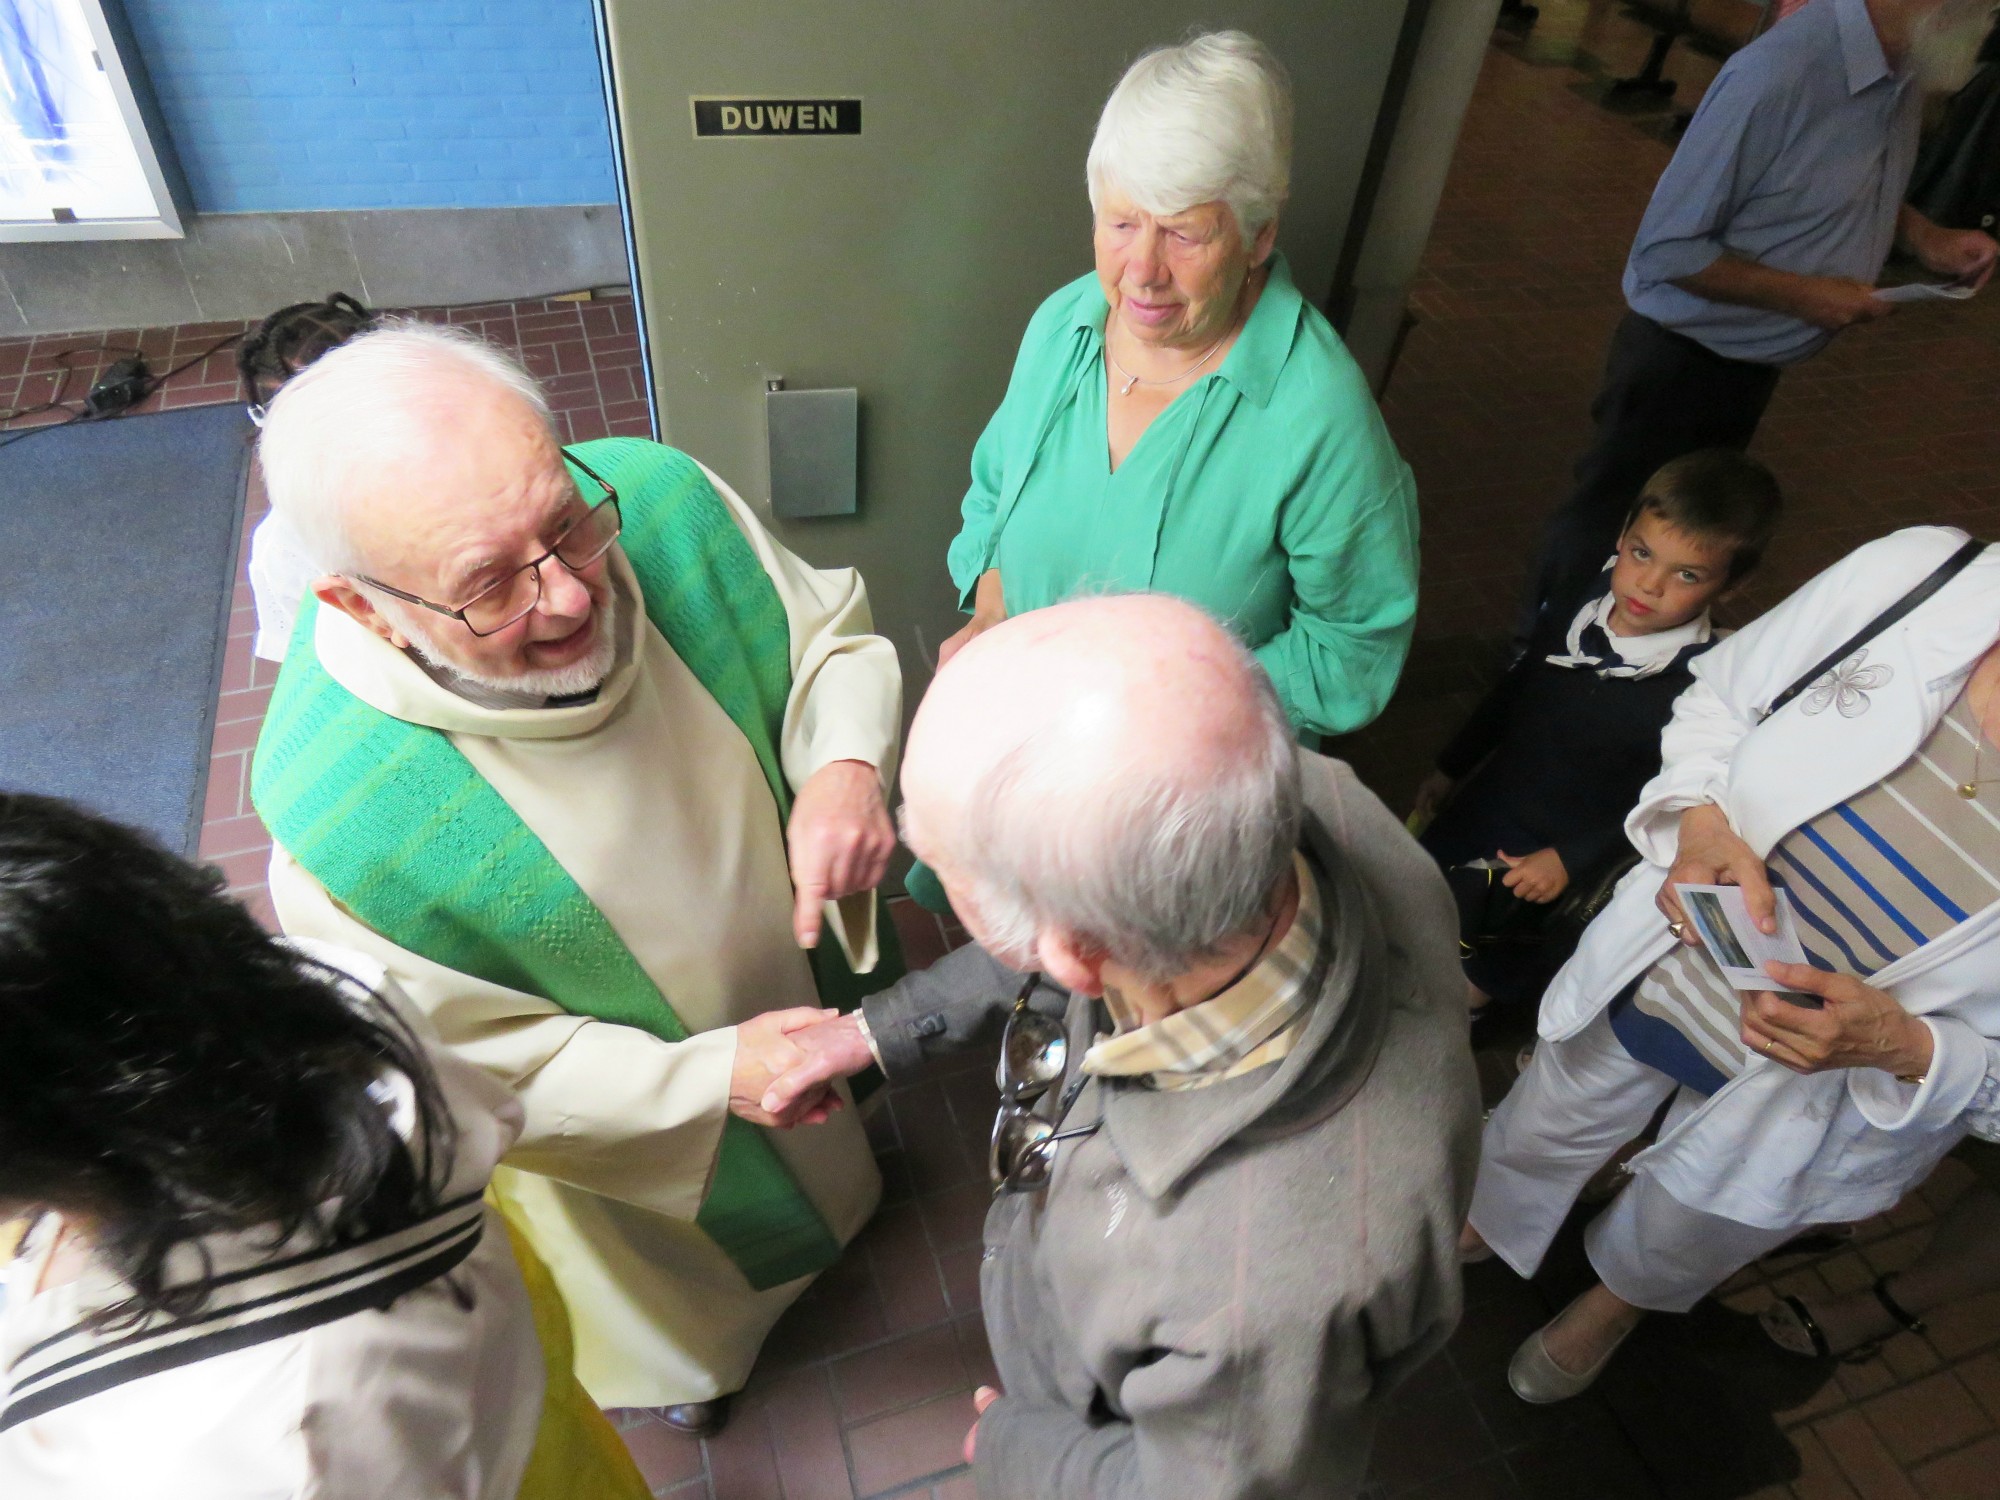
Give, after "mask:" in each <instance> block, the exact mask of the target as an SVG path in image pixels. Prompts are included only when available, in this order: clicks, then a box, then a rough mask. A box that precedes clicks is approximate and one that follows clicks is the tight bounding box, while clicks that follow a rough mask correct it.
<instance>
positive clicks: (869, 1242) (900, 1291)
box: [862, 1203, 949, 1333]
mask: <svg viewBox="0 0 2000 1500" xmlns="http://www.w3.org/2000/svg"><path fill="white" fill-rule="evenodd" d="M864 1241H865V1243H864V1244H863V1246H862V1248H863V1251H864V1253H865V1254H866V1255H867V1257H868V1263H869V1266H870V1268H871V1269H872V1270H873V1272H874V1273H875V1290H876V1293H877V1295H878V1296H879V1297H880V1299H881V1306H882V1322H883V1326H884V1328H885V1329H886V1330H887V1331H888V1332H890V1333H907V1332H908V1331H910V1330H911V1329H913V1328H924V1327H928V1326H929V1325H931V1324H933V1323H938V1322H941V1321H943V1319H944V1318H946V1317H947V1316H948V1315H949V1309H948V1308H947V1306H946V1303H945V1293H944V1283H943V1281H942V1279H941V1278H940V1276H939V1273H938V1264H937V1259H936V1257H935V1256H934V1255H933V1254H932V1253H931V1245H930V1239H929V1237H928V1236H927V1235H926V1234H925V1232H924V1221H923V1216H922V1215H921V1214H920V1213H919V1212H918V1211H917V1206H916V1205H915V1204H914V1203H905V1204H900V1205H897V1206H894V1207H890V1208H884V1209H883V1210H882V1211H881V1212H879V1213H878V1214H876V1216H875V1222H874V1223H872V1224H870V1225H869V1226H868V1230H867V1232H866V1235H865V1236H864Z"/></svg>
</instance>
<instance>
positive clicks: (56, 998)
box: [0, 793, 646, 1500]
mask: <svg viewBox="0 0 2000 1500" xmlns="http://www.w3.org/2000/svg"><path fill="white" fill-rule="evenodd" d="M219 883H220V881H219V877H216V876H215V875H214V873H213V872H204V871H198V870H196V869H194V868H192V867H190V866H188V865H186V864H184V863H182V862H181V861H180V860H178V859H175V858H174V857H173V856H172V855H170V854H168V853H167V852H166V851H165V850H163V849H161V848H159V847H158V846H157V845H154V844H152V843H150V842H149V841H147V840H145V839H143V838H141V837H140V836H139V835H137V834H135V833H133V832H131V831H130V830H128V829H125V828H121V827H119V826H118V825H116V824H112V823H107V822H105V821H103V820H102V819H98V818H95V817H92V816H90V815H89V814H86V813H84V812H82V811H81V810H79V809H77V808H74V807H71V806H70V805H68V804H67V803H62V802H57V801H55V800H53V799H50V798H45V797H33V796H26V795H20V794H8V793H0V1223H4V1222H5V1221H7V1220H9V1219H13V1218H16V1217H17V1216H19V1217H25V1218H27V1219H29V1220H30V1221H31V1223H30V1226H29V1228H28V1230H27V1234H26V1238H25V1240H24V1241H23V1242H22V1244H21V1247H20V1250H19V1253H18V1254H16V1255H15V1257H14V1258H13V1260H12V1263H11V1264H10V1265H9V1264H0V1272H4V1278H5V1303H4V1307H0V1495H5V1496H6V1497H7V1500H58V1497H61V1500H84V1497H96V1496H138V1495H144V1496H147V1497H151V1500H305V1497H308V1496H310V1497H312V1500H379V1497H386V1496H394V1497H397V1500H637V1497H643V1496H644V1495H645V1493H646V1485H645V1482H644V1481H643V1480H642V1479H641V1478H640V1476H639V1473H638V1470H637V1469H636V1467H635V1466H634V1465H633V1463H632V1460H631V1458H630V1456H629V1455H627V1454H626V1453H625V1451H624V1449H623V1447H622V1446H621V1445H620V1443H619V1439H618V1437H617V1434H616V1433H614V1432H613V1431H612V1430H611V1428H610V1425H609V1424H608V1423H607V1422H606V1420H605V1418H604V1417H603V1415H602V1414H601V1413H599V1412H598V1411H597V1410H596V1409H595V1408H594V1407H591V1406H590V1405H589V1403H588V1399H587V1398H586V1397H584V1395H583V1391H582V1387H581V1386H579V1385H578V1384H577V1382H576V1379H575V1376H574V1375H573V1374H572V1372H571V1369H570V1363H571V1350H570V1346H569V1340H568V1325H567V1322H566V1320H565V1317H564V1314H563V1310H562V1305H561V1301H560V1299H559V1298H558V1297H557V1296H556V1295H555V1291H554V1285H553V1283H552V1282H551V1281H550V1279H549V1276H548V1273H547V1271H546V1270H544V1269H543V1268H542V1267H541V1266H540V1264H539V1262H537V1261H535V1260H534V1259H533V1258H532V1255H524V1254H522V1253H521V1251H522V1247H523V1246H524V1245H525V1241H521V1242H519V1244H515V1243H513V1240H514V1236H513V1235H512V1234H511V1233H510V1231H509V1228H508V1226H507V1225H506V1224H505V1223H504V1222H503V1221H502V1220H501V1219H500V1217H499V1216H498V1214H497V1213H496V1212H495V1211H494V1210H493V1209H491V1208H490V1207H488V1206H486V1204H485V1203H484V1202H483V1200H482V1194H483V1192H484V1190H485V1188H486V1185H487V1179H488V1178H489V1176H490V1175H491V1173H492V1170H493V1165H494V1163H495V1162H496V1161H497V1160H498V1159H499V1157H500V1155H501V1153H502V1152H504V1151H505V1150H506V1149H507V1148H508V1146H509V1145H511V1144H512V1142H513V1141H514V1139H515V1137H516V1136H518V1135H519V1134H520V1129H521V1111H520V1107H519V1105H518V1104H516V1103H515V1101H514V1099H513V1098H512V1096H511V1095H509V1094H508V1093H507V1091H506V1090H505V1089H504V1088H503V1087H501V1086H500V1085H499V1084H497V1083H495V1082H494V1081H493V1080H492V1079H490V1078H488V1077H486V1076H485V1075H484V1074H483V1073H481V1072H479V1071H478V1070H476V1069H474V1068H472V1067H470V1066H468V1065H467V1064H465V1063H463V1062H461V1061H458V1060H457V1059H455V1058H453V1057H451V1056H450V1055H449V1054H447V1053H445V1052H444V1051H443V1050H442V1049H437V1050H433V1049H432V1048H430V1047H429V1046H427V1045H426V1044H425V1043H424V1042H423V1041H422V1040H421V1036H420V1030H419V1028H420V1027H421V1026H422V1025H423V1024H424V1023H423V1021H422V1018H421V1015H420V1013H418V1012H416V1011H415V1010H414V1009H412V1008H411V1007H410V1005H409V1003H408V1001H407V1000H404V999H403V998H401V996H400V995H399V994H398V993H397V992H395V991H394V989H393V987H390V986H388V985H387V984H386V982H385V979H384V976H383V974H382V970H381V968H380V967H379V966H371V964H370V962H369V960H367V959H366V958H364V957H362V956H361V955H360V954H355V953H343V952H342V951H341V950H337V949H332V948H327V947H324V946H320V945H315V946H313V947H311V948H307V947H305V946H304V945H292V944H287V943H282V942H280V941H278V940H276V939H274V938H272V937H271V936H269V935H268V934H267V933H265V932H263V931H262V930H261V929H259V928H258V926H257V924H256V922H255V920H254V919H253V918H252V917H251V916H250V914H249V913H248V912H246V911H245V910H244V909H243V908H242V907H240V906H238V905H237V904H236V903H234V902H232V901H229V900H226V899H224V898H223V897H222V896H221V895H219V894H217V893H216V892H217V887H218V886H219ZM4 1261H5V1255H4V1253H0V1262H4Z"/></svg>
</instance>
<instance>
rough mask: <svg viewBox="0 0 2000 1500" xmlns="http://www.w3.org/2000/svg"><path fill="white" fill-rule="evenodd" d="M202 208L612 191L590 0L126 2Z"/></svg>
mask: <svg viewBox="0 0 2000 1500" xmlns="http://www.w3.org/2000/svg"><path fill="white" fill-rule="evenodd" d="M124 5H125V11H126V14H127V16H128V18H129V19H130V22H131V25H132V30H133V33H134V35H135V37H136V39H137V42H138V47H139V52H140V54H141V57H142V58H143V60H144V63H145V66H146V71H147V73H148V75H149V76H150V78H151V80H152V85H153V90H154V93H155V94H156V95H157V96H158V98H159V101H160V109H161V112H162V114H164V115H165V117H166V122H167V128H168V130H169V132H170V133H171V134H172V136H173V142H174V148H175V150H176V151H177V152H178V154H179V156H180V160H181V166H182V169H183V170H184V171H185V172H186V173H187V177H188V183H189V187H190V189H191V191H192V194H193V197H194V207H195V208H196V209H197V210H198V211H201V212H206V213H251V212H281V211H286V210H299V209H362V208H474V207H498V206H505V205H513V204H559V203H608V202H611V201H613V200H614V199H615V198H616V197H617V190H616V186H615V184H614V181H613V177H612V169H611V139H610V129H609V125H608V123H607V117H606V112H605V105H604V95H603V89H602V85H601V83H600V81H599V74H598V64H597V46H596V40H595V36H594V32H593V28H592V22H591V7H590V3H589V0H124Z"/></svg>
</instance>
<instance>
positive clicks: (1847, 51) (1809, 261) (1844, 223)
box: [1524, 0, 2000, 623]
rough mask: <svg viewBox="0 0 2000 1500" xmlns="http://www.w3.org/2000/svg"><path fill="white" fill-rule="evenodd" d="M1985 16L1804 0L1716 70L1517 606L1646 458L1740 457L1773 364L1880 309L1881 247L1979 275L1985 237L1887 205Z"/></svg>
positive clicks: (1627, 488) (1884, 255)
mask: <svg viewBox="0 0 2000 1500" xmlns="http://www.w3.org/2000/svg"><path fill="white" fill-rule="evenodd" d="M1990 8H1991V0H1812V3H1811V4H1809V5H1807V6H1805V7H1804V8H1803V9H1802V10H1800V11H1799V12H1797V13H1796V14H1795V15H1793V16H1790V17H1788V18H1787V19H1786V20H1785V21H1783V22H1782V23H1780V24H1779V25H1778V26H1776V27H1774V28H1773V29H1772V30H1771V31H1769V32H1767V33H1765V35H1763V36H1762V37H1760V38H1758V39H1757V40H1756V41H1755V42H1753V43H1751V44H1750V45H1749V46H1748V47H1746V48H1744V49H1743V50H1742V51H1741V52H1738V53H1737V54H1736V55H1735V56H1734V57H1732V58H1730V60H1729V61H1728V62H1727V63H1725V64H1724V65H1723V68H1722V70H1721V72H1719V73H1718V74H1717V75H1716V79H1715V82H1714V83H1713V84H1711V85H1710V86H1709V90H1708V93H1707V94H1706V95H1705V96H1704V97H1703V99H1702V102H1701V107H1700V108H1699V109H1698V110H1697V111H1696V112H1695V116H1694V119H1693V120H1692V121H1691V122H1690V123H1689V125H1688V130H1687V134H1686V136H1685V137H1684V138H1683V139H1682V141H1681V145H1680V149H1679V150H1678V151H1677V152H1676V153H1675V155H1674V158H1673V160H1672V161H1671V162H1669V163H1668V164H1667V169H1666V171H1665V172H1663V173H1661V175H1660V181H1659V185H1658V186H1657V187H1656V188H1654V190H1653V199H1652V202H1651V204H1650V205H1649V206H1648V207H1647V210H1646V217H1645V219H1644V221H1643V222H1642V223H1641V224H1640V226H1639V234H1638V237H1637V239H1636V240H1634V242H1633V245H1632V254H1631V258H1630V259H1629V260H1628V261H1627V262H1626V266H1625V281H1624V289H1625V300H1626V303H1627V305H1628V306H1629V308H1630V311H1629V312H1627V313H1626V315H1625V318H1624V321H1623V322H1621V323H1620V324H1619V326H1618V330H1617V332H1616V333H1615V334H1614V335H1613V336H1612V341H1611V352H1610V356H1609V358H1608V360H1607V362H1606V369H1605V376H1604V385H1603V388H1602V389H1601V390H1600V391H1599V393H1598V396H1597V399H1596V401H1594V402H1593V403H1592V405H1591V417H1592V420H1593V421H1595V423H1596V424H1597V432H1596V436H1595V438H1594V439H1593V441H1592V443H1591V446H1590V448H1589V449H1588V450H1587V451H1586V452H1585V454H1584V455H1583V457H1582V458H1581V459H1580V460H1579V461H1578V463H1577V467H1576V480H1577V485H1576V489H1575V491H1574V492H1573V493H1572V494H1571V496H1570V498H1569V499H1568V500H1567V501H1566V502H1565V503H1564V504H1563V506H1562V507H1561V508H1560V509H1559V510H1557V511H1556V513H1555V514H1554V516H1552V517H1551V518H1550V521H1549V524H1548V529H1547V531H1546V533H1545V536H1544V540H1543V550H1542V558H1541V563H1540V567H1539V569H1538V572H1537V576H1536V579H1535V581H1534V592H1533V596H1532V598H1531V599H1530V601H1529V603H1530V605H1531V606H1532V607H1533V608H1536V609H1539V608H1540V607H1542V606H1544V605H1545V604H1547V603H1548V602H1550V601H1552V600H1553V601H1560V600H1564V599H1568V598H1570V597H1571V596H1572V595H1574V593H1575V592H1576V591H1577V590H1578V589H1579V588H1581V587H1582V586H1583V585H1585V584H1587V583H1588V582H1589V581H1590V580H1591V579H1592V578H1594V577H1595V576H1596V575H1597V573H1598V572H1599V571H1600V570H1601V569H1602V568H1603V566H1604V560H1605V558H1606V557H1608V556H1609V555H1610V553H1611V550H1612V547H1613V546H1614V544H1615V543H1616V540H1617V536H1618V530H1619V527H1620V526H1621V525H1622V524H1623V522H1624V519H1625V515H1626V512H1627V511H1628V510H1630V508H1631V505H1632V500H1633V497H1634V496H1636V495H1637V494H1638V493H1639V488H1640V486H1641V485H1642V484H1644V483H1645V481H1646V478H1647V476H1648V475H1650V474H1652V473H1653V472H1654V471H1655V470H1656V469H1658V468H1659V467H1660V465H1662V464H1664V463H1666V462H1667V461H1668V460H1669V459H1672V458H1677V457H1679V456H1680V455H1681V454H1684V453H1690V452H1693V451H1695V450H1697V449H1701V448H1735V449H1739V450H1741V449H1743V448H1746V447H1748V446H1749V443H1750V439H1751V437H1752V436H1753V435H1754V434H1755V433H1756V431H1757V423H1758V421H1759V420H1760V419H1761V418H1762V417H1763V415H1764V408H1765V406H1766V405H1767V404H1769V402H1770V399H1771V394H1772V392H1773V391H1774V390H1775V389H1776V387H1777V383H1778V375H1779V372H1780V371H1781V370H1782V369H1783V368H1784V367H1785V366H1786V365H1789V364H1792V363H1794V362H1796V361H1798V360H1801V359H1805V358H1807V357H1808V356H1810V355H1812V354H1815V353H1817V352H1818V351H1819V350H1820V349H1822V348H1824V347H1825V346H1826V344H1827V343H1828V341H1829V340H1831V339H1832V338H1833V336H1834V334H1836V333H1838V332H1839V331H1840V330H1841V329H1843V328H1847V327H1850V326H1852V325H1854V324H1856V323H1866V322H1871V321H1873V320H1874V319H1876V318H1880V317H1885V316H1887V315H1888V314H1889V313H1890V312H1892V311H1894V307H1895V304H1893V303H1889V302H1884V301H1883V300H1882V299H1881V298H1879V297H1877V296H1876V295H1875V294H1874V283H1875V278H1876V277H1877V276H1878V275H1879V274H1880V273H1881V270H1882V266H1883V263H1884V262H1885V261H1886V260H1887V259H1888V255H1889V251H1890V249H1891V248H1892V246H1894V245H1896V244H1898V243H1900V244H1901V245H1902V246H1903V247H1904V248H1906V249H1907V250H1909V251H1910V252H1911V253H1912V254H1914V255H1915V256H1916V258H1917V260H1918V261H1919V262H1920V263H1921V264H1922V265H1923V266H1924V267H1925V268H1926V269H1928V270H1930V271H1932V272H1934V273H1936V274H1938V275H1941V276H1947V277H1952V278H1954V279H1960V280H1963V281H1965V282H1967V283H1968V284H1973V285H1983V284H1984V282H1985V280H1986V278H1987V277H1988V276H1989V275H1991V274H1992V271H1993V265H1994V260H1995V257H1996V255H2000V245H1996V244H1995V243H1994V241H1993V239H1992V238H1991V237H1990V236H1988V235H1985V234H1982V233H1980V232H1978V231H1977V230H1948V229H1942V228H1940V227H1939V226H1937V225H1936V224H1933V223H1932V222H1931V221H1930V220H1929V219H1927V218H1925V217H1924V216H1923V215H1922V214H1920V213H1918V212H1917V211H1916V210H1915V209H1913V208H1910V207H1908V206H1907V205H1906V204H1904V203H1903V195H1904V192H1905V190H1906V189H1907V187H1908V185H1909V180H1910V171H1911V168H1912V166H1913V164H1914V162H1915V160H1916V151H1917V133H1918V126H1919V124H1920V115H1921V113H1922V109H1923V100H1924V96H1925V95H1926V94H1927V93H1949V92H1955V91H1956V90H1957V89H1958V88H1960V87H1961V86H1963V84H1964V83H1965V81H1966V80H1967V79H1968V78H1969V77H1970V76H1971V73H1972V68H1973V65H1974V62H1975V59H1976V56H1977V52H1978V47H1979V42H1980V40H1981V38H1982V37H1983V35H1984V33H1985V31H1986V27H1987V24H1988V12H1989V10H1990ZM1531 621H1532V615H1530V617H1529V622H1531ZM1529 622H1524V623H1529Z"/></svg>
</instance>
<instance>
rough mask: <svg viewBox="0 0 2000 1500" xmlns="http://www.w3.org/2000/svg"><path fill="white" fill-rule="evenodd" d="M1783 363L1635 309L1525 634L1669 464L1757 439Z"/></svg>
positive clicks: (1541, 568) (1613, 360) (1547, 551)
mask: <svg viewBox="0 0 2000 1500" xmlns="http://www.w3.org/2000/svg"><path fill="white" fill-rule="evenodd" d="M1778 374H1779V367H1778V366H1776V365H1757V364H1750V363H1748V362H1746V361H1744V360H1740V359H1724V358H1723V357H1722V356H1721V355H1720V354H1716V353H1714V352H1712V351H1711V350H1709V349H1707V348H1704V347H1703V346H1702V345H1700V344H1698V343H1696V342H1695V341H1694V340H1693V339H1691V338H1687V337H1685V336H1684V335H1682V334H1678V333H1673V332H1671V331H1669V330H1668V329H1665V328H1662V327H1661V326H1660V325H1659V324H1658V323H1655V322H1654V321H1653V320H1652V319H1651V318H1644V317H1641V316H1640V315H1639V314H1638V313H1635V312H1627V313H1626V314H1625V318H1624V321H1623V322H1621V323H1620V324H1619V325H1618V331H1617V332H1616V333H1614V334H1612V336H1611V353H1610V355H1609V356H1608V357H1607V358H1606V360H1605V364H1604V385H1603V387H1602V388H1601V389H1600V390H1599V391H1598V393H1597V399H1596V400H1595V401H1593V402H1591V404H1590V416H1591V420H1592V421H1593V422H1595V423H1596V424H1597V431H1596V434H1595V435H1594V436H1593V437H1592V438H1591V442H1590V447H1589V448H1587V449H1586V450H1584V455H1583V457H1582V458H1580V459H1578V460H1577V464H1576V488H1575V489H1574V490H1572V491H1571V492H1570V497H1569V499H1567V500H1565V501H1564V502H1563V503H1562V506H1561V507H1560V508H1559V509H1558V510H1557V511H1556V512H1555V514H1554V515H1552V516H1550V517H1549V521H1548V526H1547V528H1546V529H1545V530H1544V532H1543V534H1542V555H1541V558H1540V561H1539V562H1538V563H1537V564H1536V568H1535V571H1534V573H1533V574H1532V575H1531V578H1530V593H1529V597H1528V598H1527V599H1526V600H1524V601H1523V611H1522V617H1521V619H1520V620H1519V621H1518V622H1517V623H1516V628H1515V634H1516V635H1517V636H1520V637H1522V638H1523V639H1525V638H1526V636H1527V634H1528V633H1529V632H1530V631H1531V630H1532V629H1533V627H1534V621H1535V617H1536V615H1537V613H1538V612H1539V611H1540V610H1541V608H1542V606H1543V605H1544V604H1545V603H1547V602H1548V601H1550V600H1561V601H1565V602H1567V601H1571V600H1574V599H1576V598H1577V597H1578V596H1579V595H1580V594H1581V592H1582V591H1583V589H1584V588H1585V587H1586V586H1588V585H1589V583H1590V582H1591V581H1592V580H1593V579H1594V578H1596V576H1597V574H1598V573H1599V572H1600V571H1601V570H1602V569H1603V567H1604V560H1605V559H1606V558H1607V557H1609V556H1610V555H1611V550H1612V548H1614V547H1616V546H1617V545H1618V534H1619V532H1620V531H1621V530H1622V529H1623V527H1624V525H1625V517H1626V516H1627V515H1628V514H1629V513H1630V512H1631V509H1632V502H1633V501H1634V500H1637V499H1638V498H1639V491H1640V489H1641V488H1642V487H1644V485H1645V483H1646V481H1647V480H1648V479H1650V478H1652V477H1653V473H1654V471H1655V470H1657V469H1658V468H1659V467H1660V465H1662V464H1664V463H1666V462H1667V460H1669V459H1672V458H1679V457H1680V456H1681V455H1682V454H1684V453H1693V452H1695V451H1697V450H1698V449H1702V448H1735V449H1737V450H1738V451H1739V452H1740V451H1741V450H1743V449H1745V448H1747V447H1749V446H1750V439H1751V438H1752V437H1754V436H1755V435H1756V432H1757V424H1758V422H1760V421H1762V420H1763V416H1764V408H1765V407H1767V406H1769V405H1770V404H1771V393H1772V392H1773V391H1775V390H1776V389H1777V388H1778Z"/></svg>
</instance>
